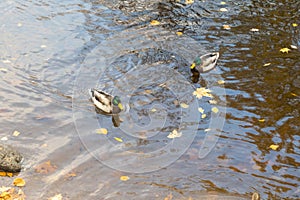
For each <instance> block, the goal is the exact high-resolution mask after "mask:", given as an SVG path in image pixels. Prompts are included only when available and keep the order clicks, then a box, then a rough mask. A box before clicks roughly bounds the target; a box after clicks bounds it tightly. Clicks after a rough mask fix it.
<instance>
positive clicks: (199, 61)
mask: <svg viewBox="0 0 300 200" xmlns="http://www.w3.org/2000/svg"><path fill="white" fill-rule="evenodd" d="M200 64H201V58H199V57H198V58H196V59H195V60H194V62H193V63H192V65H191V66H190V68H191V69H194V68H195V67H196V66H198V65H200Z"/></svg>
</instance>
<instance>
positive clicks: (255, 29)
mask: <svg viewBox="0 0 300 200" xmlns="http://www.w3.org/2000/svg"><path fill="white" fill-rule="evenodd" d="M250 31H252V32H258V31H259V29H258V28H251V29H250Z"/></svg>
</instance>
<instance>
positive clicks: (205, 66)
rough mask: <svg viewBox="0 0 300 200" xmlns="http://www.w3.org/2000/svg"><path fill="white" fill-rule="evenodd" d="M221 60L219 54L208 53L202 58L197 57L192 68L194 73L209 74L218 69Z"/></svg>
mask: <svg viewBox="0 0 300 200" xmlns="http://www.w3.org/2000/svg"><path fill="white" fill-rule="evenodd" d="M218 58H219V53H218V52H214V53H207V54H204V55H202V56H200V57H197V58H196V59H195V60H194V62H193V63H192V64H191V66H190V68H191V70H192V71H195V70H196V71H197V72H199V73H204V72H208V71H210V70H212V69H214V68H215V67H216V64H217V61H218Z"/></svg>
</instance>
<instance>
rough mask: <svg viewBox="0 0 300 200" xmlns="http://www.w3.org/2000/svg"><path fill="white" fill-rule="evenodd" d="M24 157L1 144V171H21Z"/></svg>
mask: <svg viewBox="0 0 300 200" xmlns="http://www.w3.org/2000/svg"><path fill="white" fill-rule="evenodd" d="M21 161H22V156H21V154H20V153H19V152H17V151H16V150H15V149H13V148H12V147H10V146H7V145H2V144H0V171H5V172H19V171H21Z"/></svg>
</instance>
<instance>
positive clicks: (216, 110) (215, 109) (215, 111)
mask: <svg viewBox="0 0 300 200" xmlns="http://www.w3.org/2000/svg"><path fill="white" fill-rule="evenodd" d="M211 111H212V112H214V113H218V112H219V109H218V108H217V107H213V108H212V109H211Z"/></svg>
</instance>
